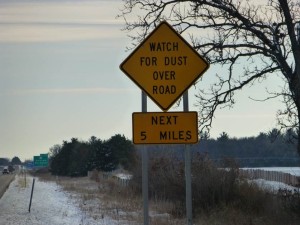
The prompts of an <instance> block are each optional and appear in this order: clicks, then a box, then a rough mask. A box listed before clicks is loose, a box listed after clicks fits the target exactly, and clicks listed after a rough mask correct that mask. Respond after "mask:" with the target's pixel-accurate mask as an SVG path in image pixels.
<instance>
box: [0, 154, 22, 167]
mask: <svg viewBox="0 0 300 225" xmlns="http://www.w3.org/2000/svg"><path fill="white" fill-rule="evenodd" d="M13 165H22V162H21V160H20V159H19V157H17V156H15V157H13V158H12V160H9V159H8V158H0V166H13Z"/></svg>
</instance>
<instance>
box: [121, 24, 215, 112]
mask: <svg viewBox="0 0 300 225" xmlns="http://www.w3.org/2000/svg"><path fill="white" fill-rule="evenodd" d="M164 24H165V25H167V26H168V27H169V28H170V29H171V30H172V31H173V32H174V34H176V35H177V36H178V38H180V39H181V40H182V41H183V42H184V43H185V44H186V45H187V47H188V48H190V49H191V50H192V51H193V52H194V53H195V54H196V55H198V56H199V58H201V59H202V60H203V62H204V63H205V64H206V67H205V69H204V70H203V71H202V72H201V73H200V74H198V76H197V77H196V78H195V79H194V80H193V81H192V82H191V85H189V86H187V87H186V88H185V89H184V90H183V91H182V92H181V93H180V94H179V95H178V97H177V98H176V99H175V100H174V101H173V102H171V103H170V105H169V106H168V107H166V108H164V107H162V106H161V105H160V104H159V102H157V101H156V100H155V99H154V98H153V97H152V96H151V95H150V94H149V93H148V92H147V91H145V90H144V88H143V87H142V86H141V85H140V84H139V83H138V82H136V81H135V80H134V79H132V78H131V77H130V75H129V73H127V72H126V71H125V70H124V69H123V65H124V64H125V63H126V62H127V61H128V60H129V59H130V58H131V57H132V56H133V55H134V54H135V52H137V51H138V50H139V48H140V47H141V46H142V45H143V44H144V43H145V42H146V41H148V39H149V38H150V37H151V36H152V35H153V34H154V33H155V32H156V31H157V30H158V29H159V27H160V26H162V25H164ZM208 68H209V63H208V62H207V61H206V60H205V59H204V58H203V57H202V56H201V55H200V54H199V53H198V52H197V51H196V50H195V49H194V48H193V47H192V46H191V45H190V44H189V43H188V42H187V41H186V40H185V39H184V38H183V37H182V36H181V35H180V34H179V33H178V32H177V31H176V30H175V29H174V28H173V27H172V26H171V25H170V24H169V23H168V22H166V21H162V22H161V23H160V24H159V25H158V26H157V27H156V28H155V29H154V30H153V31H152V32H151V33H150V34H149V35H148V36H147V37H146V38H145V39H144V40H143V41H142V42H141V43H140V44H139V45H138V46H137V47H136V48H135V49H134V51H133V52H132V53H131V54H130V55H129V56H128V57H127V58H126V59H125V60H124V61H123V62H122V63H121V64H120V69H121V70H122V71H123V73H125V74H126V75H127V76H128V77H129V78H130V80H132V81H133V82H134V83H135V84H136V85H137V86H138V87H139V88H140V89H142V90H143V91H144V92H145V93H146V94H147V96H148V97H149V98H151V99H152V101H153V102H155V103H156V105H158V106H159V107H160V108H161V109H162V110H163V111H168V110H169V109H170V108H171V107H172V105H174V103H175V102H176V101H177V100H178V99H179V98H180V97H181V96H182V95H183V93H184V92H185V91H186V90H188V89H189V88H190V87H191V86H192V85H193V84H194V83H195V82H196V81H197V80H198V79H199V77H200V76H201V75H202V74H203V73H205V72H206V71H207V70H208Z"/></svg>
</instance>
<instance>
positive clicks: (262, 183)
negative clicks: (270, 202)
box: [248, 179, 300, 194]
mask: <svg viewBox="0 0 300 225" xmlns="http://www.w3.org/2000/svg"><path fill="white" fill-rule="evenodd" d="M248 182H253V183H255V184H257V185H258V186H259V187H260V188H262V189H263V190H265V191H268V192H271V193H274V194H275V193H277V192H278V190H279V189H286V190H290V191H292V192H294V191H295V190H296V191H298V192H300V188H296V187H294V186H290V185H287V184H284V183H281V182H277V181H268V180H264V179H256V180H249V181H248Z"/></svg>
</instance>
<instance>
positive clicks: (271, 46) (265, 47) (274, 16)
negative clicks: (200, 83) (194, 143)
mask: <svg viewBox="0 0 300 225" xmlns="http://www.w3.org/2000/svg"><path fill="white" fill-rule="evenodd" d="M119 16H120V17H123V18H124V20H125V22H126V25H125V27H124V30H126V31H130V37H131V38H132V40H133V43H134V46H135V45H137V44H138V43H139V42H140V41H141V40H143V39H144V38H145V36H146V35H147V34H148V33H149V32H150V31H151V30H153V29H154V27H156V26H157V25H158V24H159V23H160V22H161V21H162V20H167V21H168V22H169V23H170V24H172V26H173V27H174V28H175V29H177V31H178V32H180V33H185V34H188V35H189V37H190V41H191V43H192V44H193V47H194V48H195V49H196V50H197V51H198V52H199V53H200V54H201V55H202V56H204V57H205V58H206V59H207V60H208V61H209V62H210V64H212V65H213V64H217V65H220V66H222V68H223V69H222V72H223V73H222V74H219V75H217V78H218V80H217V82H215V83H214V84H213V85H212V86H211V87H210V88H209V89H208V90H199V94H197V97H198V98H197V105H198V106H199V124H201V127H200V130H201V131H204V130H208V131H209V129H210V127H211V125H212V121H213V118H214V114H215V112H216V110H217V109H218V108H219V107H232V106H233V104H234V94H235V93H236V91H238V90H241V89H243V88H244V87H246V86H251V85H255V84H257V82H262V81H263V80H265V79H267V78H268V77H272V76H279V77H281V78H282V88H281V89H280V90H279V91H278V90H276V91H267V94H268V95H267V97H266V98H265V99H261V100H263V101H267V100H269V99H272V98H278V97H279V98H281V99H282V101H284V103H285V105H286V108H285V110H281V111H278V114H277V116H278V117H277V118H278V122H279V125H280V128H281V129H287V130H292V131H293V132H292V133H294V134H296V139H298V152H299V154H300V144H299V143H300V132H299V121H300V114H299V110H300V2H299V0H259V1H258V0H257V1H256V0H195V1H187V0H171V1H167V0H124V8H123V9H122V10H121V13H120V15H119ZM241 65H242V66H241ZM241 70H242V71H241ZM226 71H227V73H226Z"/></svg>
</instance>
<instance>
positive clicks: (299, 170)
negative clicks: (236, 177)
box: [241, 167, 300, 176]
mask: <svg viewBox="0 0 300 225" xmlns="http://www.w3.org/2000/svg"><path fill="white" fill-rule="evenodd" d="M241 169H254V170H266V171H277V172H283V173H289V174H291V175H294V176H300V167H255V168H241Z"/></svg>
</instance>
